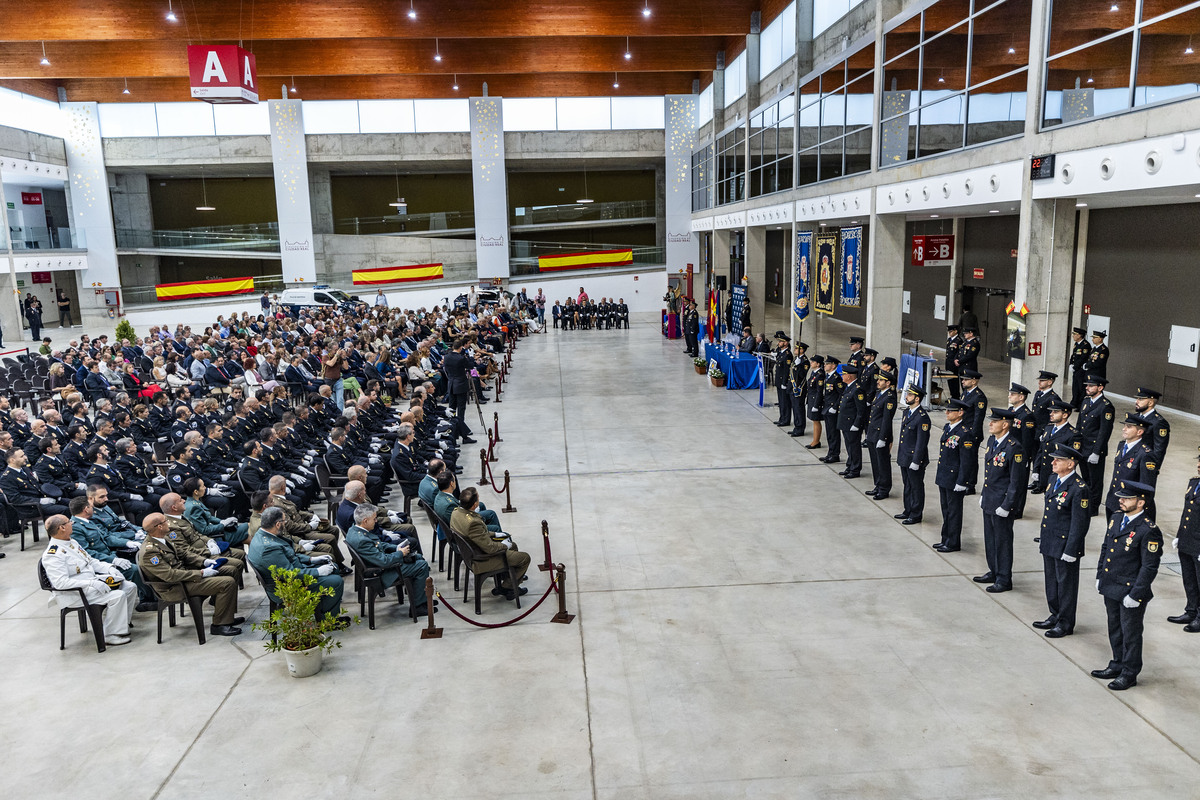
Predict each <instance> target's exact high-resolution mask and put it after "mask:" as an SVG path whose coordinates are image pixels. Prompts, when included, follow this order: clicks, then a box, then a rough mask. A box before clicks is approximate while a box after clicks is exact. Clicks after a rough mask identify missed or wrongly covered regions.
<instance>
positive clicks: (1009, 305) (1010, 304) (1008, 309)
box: [1004, 300, 1017, 314]
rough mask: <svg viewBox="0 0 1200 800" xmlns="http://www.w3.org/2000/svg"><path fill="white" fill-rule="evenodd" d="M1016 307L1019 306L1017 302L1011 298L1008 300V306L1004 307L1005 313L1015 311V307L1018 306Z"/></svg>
mask: <svg viewBox="0 0 1200 800" xmlns="http://www.w3.org/2000/svg"><path fill="white" fill-rule="evenodd" d="M1016 307H1017V304H1016V303H1014V302H1013V301H1012V300H1009V301H1008V305H1006V306H1005V307H1004V313H1005V314H1011V313H1012V312H1013V309H1014V308H1016Z"/></svg>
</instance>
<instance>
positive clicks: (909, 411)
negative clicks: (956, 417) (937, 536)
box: [894, 384, 930, 525]
mask: <svg viewBox="0 0 1200 800" xmlns="http://www.w3.org/2000/svg"><path fill="white" fill-rule="evenodd" d="M924 397H925V390H924V389H922V388H921V387H920V386H917V385H916V384H913V385H912V386H910V387H908V389H907V390H905V392H904V417H903V418H902V419H901V420H900V443H899V444H898V445H897V446H896V466H897V467H899V468H900V482H901V484H902V485H903V486H904V492H903V497H904V508H903V509H901V511H900V513H899V514H896V515H895V516H894V518H895V519H898V520H901V522H902V524H904V525H916V524H917V523H918V522H920V521H921V518H922V516H924V514H925V468H926V467H927V466H928V465H929V424H930V423H929V414H928V413H926V411H925V409H923V408H921V400H922V399H923V398H924Z"/></svg>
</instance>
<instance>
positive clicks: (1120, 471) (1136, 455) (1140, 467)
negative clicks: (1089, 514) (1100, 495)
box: [1104, 413, 1158, 520]
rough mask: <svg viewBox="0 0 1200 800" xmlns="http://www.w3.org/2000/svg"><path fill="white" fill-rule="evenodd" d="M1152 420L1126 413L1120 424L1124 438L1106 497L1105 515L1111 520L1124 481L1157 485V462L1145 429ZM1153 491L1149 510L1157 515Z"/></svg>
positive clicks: (1118, 450)
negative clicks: (1118, 491) (1146, 437)
mask: <svg viewBox="0 0 1200 800" xmlns="http://www.w3.org/2000/svg"><path fill="white" fill-rule="evenodd" d="M1148 427H1150V423H1149V422H1148V421H1147V420H1146V418H1145V417H1143V416H1142V415H1140V414H1133V413H1129V414H1126V415H1125V422H1124V423H1123V424H1122V425H1121V438H1122V439H1124V441H1123V442H1121V443H1120V444H1119V445H1117V450H1116V452H1115V453H1114V454H1113V472H1112V480H1111V481H1110V482H1109V485H1108V496H1107V497H1105V498H1104V515H1105V517H1107V518H1108V519H1110V520H1111V519H1112V518H1113V516H1114V515H1116V514H1117V513H1119V512H1120V510H1121V502H1120V500H1121V498H1119V497H1118V496H1117V490H1118V489H1119V488H1121V484H1123V483H1128V482H1129V481H1134V482H1136V483H1141V484H1145V485H1147V486H1154V485H1155V484H1157V483H1158V462H1157V461H1155V460H1154V453H1153V452H1151V450H1150V447H1149V443H1148V442H1146V439H1145V433H1146V429H1147V428H1148ZM1153 498H1154V494H1153V493H1151V494H1150V495H1148V496H1147V497H1146V507H1147V511H1146V513H1147V514H1149V515H1150V516H1151V517H1153V516H1154V506H1153V503H1154V500H1153Z"/></svg>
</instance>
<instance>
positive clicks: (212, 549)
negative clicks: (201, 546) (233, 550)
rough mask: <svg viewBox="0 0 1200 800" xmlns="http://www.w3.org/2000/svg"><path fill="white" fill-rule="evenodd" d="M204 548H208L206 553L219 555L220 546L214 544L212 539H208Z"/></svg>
mask: <svg viewBox="0 0 1200 800" xmlns="http://www.w3.org/2000/svg"><path fill="white" fill-rule="evenodd" d="M205 546H206V547H208V552H210V553H212V554H213V555H214V556H219V555H221V548H220V546H218V545H217V543H216V542H214V541H213V540H212V539H209V540H208V542H207V544H206V545H205Z"/></svg>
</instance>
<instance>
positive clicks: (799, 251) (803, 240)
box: [792, 231, 813, 322]
mask: <svg viewBox="0 0 1200 800" xmlns="http://www.w3.org/2000/svg"><path fill="white" fill-rule="evenodd" d="M812 237H813V235H812V231H800V232H799V233H797V234H796V298H795V302H794V303H793V304H792V313H794V314H795V315H796V319H798V320H800V321H801V322H803V321H804V320H805V319H806V318H807V317H808V283H809V281H808V264H809V262H810V261H811V260H812Z"/></svg>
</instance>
